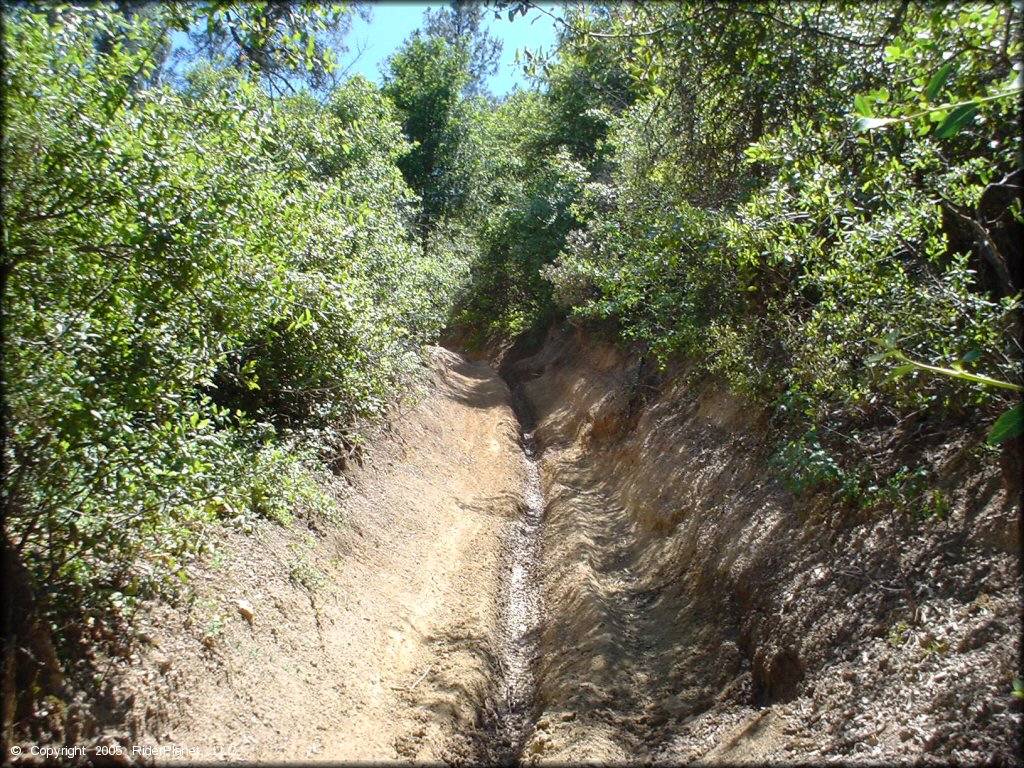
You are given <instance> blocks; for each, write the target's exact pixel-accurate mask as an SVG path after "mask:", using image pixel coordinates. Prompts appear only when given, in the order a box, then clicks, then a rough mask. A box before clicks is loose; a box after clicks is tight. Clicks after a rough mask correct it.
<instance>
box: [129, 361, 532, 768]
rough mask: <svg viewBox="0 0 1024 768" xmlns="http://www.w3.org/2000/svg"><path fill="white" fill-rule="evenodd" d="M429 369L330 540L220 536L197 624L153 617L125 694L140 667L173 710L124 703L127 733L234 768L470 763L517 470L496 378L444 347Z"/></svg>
mask: <svg viewBox="0 0 1024 768" xmlns="http://www.w3.org/2000/svg"><path fill="white" fill-rule="evenodd" d="M433 363H434V367H433V372H432V378H433V381H432V385H431V386H430V387H428V392H427V394H426V397H425V399H424V400H423V401H422V402H421V403H420V404H419V405H418V406H416V407H415V408H413V409H412V410H411V411H409V412H408V413H406V414H404V415H402V416H400V418H398V419H396V420H395V423H394V430H395V434H394V435H393V436H392V437H390V438H387V439H383V440H379V441H377V443H376V446H375V447H376V451H375V453H373V454H372V455H371V458H370V459H369V460H368V462H367V466H366V468H365V469H364V470H362V471H358V472H356V473H355V476H354V483H355V489H354V492H353V493H351V494H350V496H349V498H348V499H347V500H346V501H345V504H344V505H343V506H344V507H345V513H344V516H345V517H344V519H345V524H344V525H343V526H342V531H341V533H327V534H321V533H320V532H318V531H316V530H312V531H310V533H309V535H310V536H311V537H312V538H311V539H310V540H309V541H311V542H312V543H311V544H310V545H308V546H307V545H304V544H303V543H302V538H301V536H300V538H299V539H296V535H295V534H294V533H292V532H289V531H285V530H282V529H281V528H279V527H268V528H267V529H266V530H265V531H264V532H263V535H262V536H261V537H260V541H259V542H258V543H257V544H256V545H255V546H253V545H252V543H251V539H247V538H246V537H243V536H241V535H240V534H239V535H237V536H234V535H230V536H228V537H227V538H226V539H225V541H223V542H222V543H221V548H220V552H221V555H220V565H219V566H217V567H214V566H213V565H210V564H208V565H207V566H206V569H205V571H204V572H202V573H200V574H198V576H199V578H200V582H201V583H202V586H201V587H200V588H199V592H200V595H201V597H200V599H199V601H198V602H197V607H196V608H195V609H194V614H195V615H194V616H193V617H192V623H193V625H194V626H195V627H196V629H195V630H194V631H193V632H192V633H186V634H185V635H182V634H181V633H180V630H179V632H178V633H177V634H176V633H175V632H174V631H167V629H166V628H169V627H173V626H175V625H180V617H178V621H177V622H175V617H174V616H170V615H164V616H162V617H161V616H152V617H151V620H152V624H153V627H152V628H151V629H150V630H149V632H150V633H151V634H152V636H153V645H154V646H155V648H156V649H157V650H156V651H154V654H153V658H151V659H148V660H146V661H144V662H140V663H139V664H138V665H137V668H136V669H135V671H134V676H135V681H134V682H132V680H131V679H129V680H127V681H126V682H125V684H124V688H125V690H129V689H133V690H134V691H135V692H138V691H139V689H140V688H141V687H143V686H142V685H141V682H142V681H140V680H139V679H138V678H139V676H145V675H149V676H150V677H151V678H152V679H151V680H150V681H149V682H150V683H151V685H150V686H149V688H150V690H151V691H152V692H154V693H156V694H157V695H159V692H160V690H161V684H162V686H163V688H165V689H169V691H173V694H174V695H173V696H172V697H171V698H172V699H173V700H175V701H177V702H178V706H179V710H178V711H177V712H171V713H166V714H159V713H157V712H156V710H155V709H154V708H153V707H150V711H149V717H148V718H146V715H145V706H144V704H143V702H142V701H141V699H140V698H139V697H138V696H137V695H135V696H134V698H132V706H133V709H134V710H135V711H136V721H139V720H140V719H141V720H144V721H145V722H137V723H136V725H137V727H139V730H141V731H150V732H152V731H154V730H155V731H156V732H155V734H153V735H150V736H148V737H144V736H142V734H137V737H140V738H139V739H138V740H141V741H142V742H143V743H144V744H149V745H151V746H156V747H159V746H161V745H162V746H163V747H165V748H166V747H167V746H168V745H178V746H180V747H182V748H185V749H191V748H199V749H200V750H201V752H200V753H199V755H198V757H199V758H200V759H210V758H211V757H212V758H217V757H222V756H223V757H227V758H229V759H233V760H244V761H263V760H267V761H282V760H302V761H310V760H325V761H351V760H360V761H381V760H399V759H410V758H411V759H417V760H440V759H445V760H452V761H460V760H465V759H467V758H469V759H472V756H473V755H476V754H479V752H480V746H479V741H480V738H481V735H480V734H479V733H478V729H477V723H478V721H486V720H487V719H488V718H487V714H486V713H488V712H491V713H494V712H496V711H499V710H500V709H501V706H500V705H499V703H498V702H496V701H495V698H496V696H501V695H503V694H502V692H501V691H499V690H497V689H496V681H499V680H500V679H501V670H500V667H501V661H499V658H500V656H501V652H500V649H501V648H502V646H501V644H500V642H499V638H498V637H497V635H498V633H499V632H500V631H501V628H502V627H503V626H505V625H508V621H507V620H506V617H503V616H502V615H501V610H500V606H501V605H502V602H503V599H504V598H503V595H502V591H503V589H505V587H504V586H503V582H502V579H501V578H500V577H501V572H502V569H503V568H510V567H511V562H510V553H509V552H507V551H505V550H507V548H508V547H509V546H510V544H509V542H510V533H511V532H512V531H513V530H515V531H518V530H519V528H518V526H519V520H520V518H521V517H522V508H523V493H524V484H525V481H526V470H527V465H526V464H525V463H524V458H523V451H522V449H521V447H520V445H519V435H518V425H517V421H516V418H515V416H514V414H513V412H512V410H511V407H510V404H509V403H510V394H509V390H508V387H507V386H506V385H505V384H504V383H503V382H502V380H501V379H500V378H499V377H498V376H497V374H496V373H494V371H493V370H492V369H491V368H490V367H489V366H488V365H487V364H486V363H473V362H470V361H468V360H467V359H466V358H463V357H461V356H459V355H457V354H455V353H452V352H448V351H446V350H435V351H434V353H433ZM282 553H284V554H282ZM289 553H291V554H289ZM214 561H215V562H216V561H217V558H216V557H215V558H214ZM282 566H283V567H282ZM296 573H298V581H300V582H301V580H302V576H303V573H305V574H306V575H307V576H308V577H309V578H308V579H307V581H311V582H313V589H312V590H308V589H302V588H300V586H299V585H298V584H296V583H295V582H296V580H297V579H296V578H295V576H296ZM307 586H309V584H307ZM239 600H243V601H245V605H246V607H251V609H252V614H253V621H252V626H251V627H250V626H249V624H248V623H247V621H246V620H245V617H244V616H243V615H242V613H241V611H240V609H239V608H238V603H237V601H239ZM513 618H514V617H513ZM519 619H522V617H521V616H520V617H519ZM211 622H212V623H213V624H214V625H215V627H216V629H217V631H216V633H215V634H214V636H213V640H212V641H211V640H210V632H209V631H208V629H209V627H210V625H211ZM161 627H164V629H163V630H162V629H160V628H161ZM200 627H205V628H206V630H202V629H200ZM204 639H205V642H206V645H207V646H209V647H202V643H203V642H204ZM154 667H156V669H154ZM129 677H130V675H129ZM154 681H155V683H156V684H155V685H154ZM165 692H167V691H165ZM113 698H114V699H116V698H117V694H116V692H115V693H114V694H113ZM154 698H155V697H154ZM491 719H492V720H493V719H494V718H493V717H492V718H491ZM142 726H145V727H142ZM130 740H132V741H136V739H130ZM165 756H166V753H165ZM193 756H195V755H193Z"/></svg>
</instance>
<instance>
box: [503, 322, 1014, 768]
mask: <svg viewBox="0 0 1024 768" xmlns="http://www.w3.org/2000/svg"><path fill="white" fill-rule="evenodd" d="M509 370H510V373H511V374H512V375H513V376H518V377H520V378H521V380H523V381H524V384H523V386H524V391H525V395H526V398H527V400H528V401H529V402H530V404H531V405H532V407H533V409H534V412H535V416H536V419H537V439H538V441H539V443H540V445H541V448H542V449H543V451H544V453H543V459H542V462H541V478H542V487H543V490H544V492H545V495H546V497H547V507H546V520H545V524H544V528H543V535H542V543H543V559H542V573H543V579H542V593H543V599H544V603H545V606H546V609H547V614H546V617H545V623H544V627H543V630H542V633H541V638H540V661H539V666H538V672H537V677H538V693H537V695H538V710H539V716H538V720H537V723H536V730H535V731H534V733H533V735H532V737H531V739H530V740H529V742H528V743H527V745H526V749H525V757H526V759H527V760H528V761H531V762H539V763H548V764H566V763H578V762H598V763H613V764H621V763H633V762H641V763H642V762H647V761H652V762H654V763H656V764H681V763H689V762H694V761H697V762H702V763H712V764H714V763H725V764H736V763H743V762H749V763H755V764H764V763H768V762H770V763H778V762H802V763H810V764H816V763H819V762H831V761H843V762H849V761H865V760H867V761H871V760H873V761H882V762H884V763H891V762H895V761H899V762H905V761H924V762H929V761H936V762H947V761H950V760H952V761H957V762H966V763H978V762H984V761H995V762H1007V763H1013V762H1015V761H1016V760H1017V759H1018V757H1019V754H1020V753H1019V748H1020V741H1019V728H1020V725H1021V706H1020V704H1021V702H1020V701H1019V700H1018V699H1015V698H1014V697H1013V696H1012V685H1011V681H1012V678H1013V677H1014V676H1019V674H1020V667H1019V656H1018V652H1019V638H1020V635H1021V620H1020V615H1021V608H1022V601H1021V580H1020V559H1019V544H1018V542H1019V539H1018V538H1017V525H1018V521H1019V515H1020V506H1019V496H1017V493H1016V491H1015V490H1014V487H1013V486H1012V485H1010V486H1009V487H1007V486H1006V485H1005V484H1004V483H1003V482H1002V481H1001V480H1000V469H999V467H998V465H996V463H995V462H992V461H989V462H988V464H987V465H981V466H979V463H978V462H977V461H969V460H967V457H966V456H965V455H964V453H963V452H964V446H962V445H958V444H957V443H956V442H949V441H948V438H947V441H946V442H941V441H936V442H935V443H934V444H933V445H931V446H930V447H926V448H924V449H922V448H920V447H919V446H916V445H915V446H913V447H912V448H913V450H916V451H918V453H917V454H916V455H915V456H913V457H912V460H913V461H916V462H920V463H924V462H929V463H931V464H932V465H934V466H939V467H943V470H942V471H941V474H940V475H939V476H940V477H941V487H942V489H943V492H944V493H945V494H946V498H948V499H949V501H950V510H949V513H948V514H947V515H946V516H945V517H944V518H943V519H926V520H915V519H913V518H912V516H911V515H910V514H908V510H899V509H898V510H892V511H886V512H880V511H876V510H869V514H859V515H858V514H851V513H849V512H844V510H843V509H842V508H841V507H839V506H838V505H836V504H835V503H833V502H832V501H831V499H830V498H829V497H828V495H827V494H820V495H818V496H813V497H806V498H802V497H799V496H796V495H794V494H792V493H789V492H788V491H786V490H785V489H784V488H783V486H782V484H781V482H780V481H779V480H778V479H777V478H776V474H777V470H775V469H773V468H772V465H771V463H770V461H769V459H770V456H771V454H772V450H773V444H772V442H771V438H769V437H768V436H767V429H766V426H767V424H766V418H765V415H764V414H763V413H761V412H759V411H758V410H757V409H754V408H751V407H749V406H747V405H744V404H743V403H742V402H741V401H740V400H738V399H737V398H735V397H732V396H729V395H728V394H725V393H724V390H723V388H722V387H721V386H720V385H716V383H715V382H711V381H704V382H697V383H695V384H692V385H689V386H688V385H687V384H686V383H685V382H686V378H685V376H677V375H665V376H663V377H662V378H661V383H660V384H659V385H658V386H657V387H654V386H649V385H648V382H647V381H646V380H644V378H643V376H642V371H641V369H640V358H639V357H638V356H636V355H632V354H630V353H629V352H627V351H624V350H622V349H620V348H616V347H614V346H612V345H610V344H604V343H601V342H599V341H597V340H595V339H594V338H593V337H588V336H587V335H586V334H583V333H577V334H575V335H574V334H573V333H567V332H564V331H560V330H557V329H556V330H554V331H553V332H552V334H551V335H550V337H549V339H548V342H547V343H546V344H545V345H544V347H543V349H542V350H541V351H540V352H539V353H538V354H537V355H535V356H533V357H531V358H526V359H523V360H520V361H518V362H517V363H515V364H513V365H511V366H510V369H509ZM675 373H676V374H679V373H683V372H681V371H676V372H675Z"/></svg>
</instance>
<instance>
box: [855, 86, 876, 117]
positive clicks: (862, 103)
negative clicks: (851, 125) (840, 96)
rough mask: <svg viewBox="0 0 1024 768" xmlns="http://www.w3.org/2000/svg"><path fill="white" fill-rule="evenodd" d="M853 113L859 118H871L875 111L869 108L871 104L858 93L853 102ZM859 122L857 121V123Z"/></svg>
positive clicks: (865, 97)
mask: <svg viewBox="0 0 1024 768" xmlns="http://www.w3.org/2000/svg"><path fill="white" fill-rule="evenodd" d="M853 112H854V114H856V115H860V116H861V117H871V116H873V115H874V114H875V111H874V110H873V109H872V108H871V102H870V101H868V98H867V96H865V95H864V94H863V93H858V94H857V96H856V98H854V100H853ZM858 122H859V121H858Z"/></svg>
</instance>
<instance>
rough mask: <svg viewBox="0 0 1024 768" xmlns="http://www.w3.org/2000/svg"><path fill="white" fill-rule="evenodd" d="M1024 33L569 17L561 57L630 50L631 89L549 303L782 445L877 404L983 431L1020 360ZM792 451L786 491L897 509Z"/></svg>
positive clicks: (887, 14)
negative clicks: (636, 347) (692, 385)
mask: <svg viewBox="0 0 1024 768" xmlns="http://www.w3.org/2000/svg"><path fill="white" fill-rule="evenodd" d="M1019 22H1020V9H1019V8H1016V7H1009V6H998V5H985V4H977V5H972V6H969V7H965V8H924V7H918V6H914V5H907V4H902V5H886V4H883V3H878V4H872V5H871V6H870V7H868V6H864V7H856V6H849V5H842V6H837V5H831V4H800V6H799V8H797V9H796V10H794V9H793V8H791V7H790V6H788V5H784V4H770V3H769V4H760V5H758V6H756V7H755V6H746V7H743V6H728V7H726V6H721V5H711V4H702V3H695V4H692V5H690V4H688V5H686V6H676V5H669V4H665V5H661V6H656V7H652V8H646V7H645V8H643V9H635V8H631V7H623V8H621V9H612V10H611V11H610V12H609V14H608V17H607V18H606V19H605V20H604V21H600V20H598V21H597V22H595V23H590V22H588V21H587V20H586V19H580V18H572V17H570V18H569V20H568V21H567V24H568V25H569V27H570V30H569V32H568V33H567V38H568V40H569V42H567V43H564V44H563V48H564V47H565V46H566V45H570V46H573V47H572V50H573V52H574V55H582V54H578V53H577V52H579V51H585V50H586V49H587V48H593V47H601V46H604V47H606V48H607V49H614V50H617V51H620V52H621V51H623V50H624V48H623V46H626V49H628V51H629V53H628V55H626V56H625V58H624V63H623V66H624V68H625V69H626V70H627V71H628V72H630V73H631V77H632V78H633V81H634V84H633V85H632V86H631V87H632V88H633V89H635V90H636V91H637V92H638V93H640V94H642V96H641V98H640V99H639V101H637V102H636V103H635V104H634V105H633V106H632V107H631V108H630V109H629V110H628V111H626V112H625V113H623V114H622V115H621V116H619V117H618V118H614V119H612V120H611V121H610V122H609V126H610V128H611V130H610V133H609V134H608V136H607V138H606V140H605V143H604V145H603V146H604V147H605V152H606V153H607V155H606V156H607V157H608V158H610V159H611V160H612V161H613V163H612V173H611V178H610V179H609V180H604V179H601V180H597V179H595V180H593V181H592V182H591V183H589V184H588V185H587V186H586V192H585V194H584V195H583V197H582V199H581V200H580V201H579V202H578V203H577V205H576V207H575V209H574V211H575V215H576V216H577V218H578V219H579V220H580V221H582V222H585V226H584V228H583V229H581V230H579V231H576V232H574V233H572V235H571V236H570V237H569V238H568V240H567V245H566V247H565V249H563V251H562V253H561V254H560V255H559V256H558V258H557V259H556V260H555V262H554V263H553V264H552V265H551V266H549V267H547V268H546V269H545V271H544V274H545V276H546V277H547V278H548V279H549V280H551V281H552V283H553V295H554V297H555V298H556V299H557V300H558V301H559V302H560V304H561V305H562V306H563V307H564V308H565V309H567V310H569V311H570V312H571V313H572V316H573V317H575V318H577V319H578V321H588V320H605V321H614V322H615V323H616V324H617V325H618V327H619V328H620V329H621V333H622V335H623V336H624V338H626V339H635V340H639V341H642V342H645V343H646V344H647V345H648V346H649V348H650V349H651V350H652V351H653V352H654V353H655V354H656V355H657V357H659V358H660V359H661V360H663V361H664V360H666V359H667V358H669V357H671V356H679V355H682V356H686V357H689V358H690V359H691V360H693V361H694V362H695V363H696V364H697V366H698V369H699V370H703V371H704V372H707V373H711V374H714V375H717V376H719V377H721V378H722V379H724V380H725V381H727V382H728V383H729V384H730V385H731V386H732V387H733V388H734V389H735V390H737V391H738V392H740V393H743V394H745V395H747V396H750V397H753V398H755V399H757V400H760V401H762V402H765V403H769V404H774V405H775V407H776V412H777V413H778V415H779V416H780V417H782V418H781V421H780V424H787V425H788V427H787V428H788V429H790V430H792V431H794V432H795V433H796V434H801V433H803V432H806V431H807V430H808V429H809V428H810V429H811V432H809V433H808V434H814V430H817V429H822V430H827V429H836V428H838V427H840V426H842V425H844V424H845V425H847V426H849V425H856V424H866V423H869V422H871V421H872V420H874V419H876V418H878V417H879V416H880V415H881V414H886V418H895V419H897V420H898V419H900V418H902V417H904V416H905V415H908V414H910V413H914V412H918V413H920V412H929V411H931V412H935V413H938V414H947V415H948V414H955V413H963V412H976V413H978V414H979V415H980V416H981V417H982V418H994V415H995V414H998V413H1000V412H1001V411H1003V410H1005V409H1006V408H1007V407H1008V405H1010V404H1011V403H1010V402H1009V395H1010V389H1015V388H1016V387H1017V386H1018V385H1017V384H1014V383H1012V382H1015V381H1019V375H1020V361H1021V349H1020V346H1019V342H1018V335H1019V328H1020V308H1021V303H1020V297H1019V290H1020V286H1021V284H1022V281H1024V273H1021V271H1020V269H1019V267H1016V268H1015V267H1014V265H1015V264H1019V263H1020V262H1021V259H1022V253H1021V250H1020V241H1021V237H1020V236H1021V234H1022V233H1024V230H1022V228H1021V225H1022V223H1024V217H1022V215H1021V206H1020V201H1019V195H1015V193H1014V190H1015V189H1017V185H1018V184H1019V170H1018V165H1017V158H1018V157H1019V155H1020V152H1021V148H1022V145H1021V139H1020V136H1019V131H1018V130H1017V129H1018V126H1017V122H1016V113H1015V102H1016V101H1017V100H1018V95H1015V94H1019V86H1018V85H1017V84H1016V83H1017V80H1018V78H1019V76H1018V74H1017V72H1016V71H1015V70H1013V69H1012V65H1013V62H1014V61H1017V60H1019V58H1020V53H1021V42H1020V38H1019V36H1018V35H1017V34H1016V33H1015V30H1016V29H1017V27H1018V25H1019ZM883 52H884V55H879V54H881V53H883ZM851 108H852V112H853V116H854V120H851V119H850V117H849V114H848V113H849V112H850V111H851ZM740 169H742V170H740ZM889 334H895V336H896V337H898V338H899V339H901V349H902V352H901V354H905V356H906V360H907V361H914V364H913V368H912V369H910V368H907V369H903V368H901V369H897V374H902V375H891V373H890V371H889V370H888V367H887V366H885V365H883V364H882V363H883V361H882V358H880V357H879V356H877V355H875V353H876V352H877V348H876V347H875V344H874V343H873V342H872V339H873V338H881V337H886V336H888V335H889ZM918 361H926V362H918ZM934 372H939V373H944V372H952V373H950V374H949V375H946V376H931V375H927V374H930V373H934ZM957 378H959V379H967V380H969V381H972V382H974V383H976V384H982V385H987V384H991V383H992V382H994V381H998V382H1001V383H1002V384H1003V385H1005V386H963V384H962V383H961V382H958V381H957ZM1007 387H1008V388H1010V389H1007ZM797 403H799V405H795V404H797ZM1016 414H1019V411H1017V410H1016V409H1014V410H1012V411H1010V412H1009V413H1008V414H1007V415H1005V416H1002V417H1000V419H999V421H998V422H997V423H998V429H997V430H996V431H995V435H996V437H997V438H1001V439H1010V438H1009V436H1010V435H1013V434H1015V433H1016V431H1017V430H1018V429H1019V426H1020V425H1019V415H1016ZM1004 419H1005V420H1004ZM808 440H809V438H806V439H805V438H799V439H795V440H794V441H793V442H791V443H790V444H789V446H788V448H787V449H786V450H784V451H783V452H782V454H783V464H784V465H786V466H789V467H791V468H792V469H793V472H792V477H793V482H794V487H795V488H797V489H799V490H802V491H807V492H810V491H812V490H814V489H823V488H826V487H828V488H834V489H839V490H838V491H837V492H840V495H842V496H846V497H848V499H849V500H850V501H851V503H852V502H853V501H855V499H856V498H857V497H858V496H859V497H862V498H864V499H873V498H881V497H886V498H888V496H892V497H893V498H895V496H893V494H891V493H889V492H883V491H882V490H878V489H880V488H883V489H884V487H887V486H886V485H885V483H882V484H881V485H880V484H879V483H880V481H879V480H878V479H877V478H876V477H875V475H876V474H877V473H875V472H874V470H872V469H871V468H870V467H868V468H866V469H865V470H864V471H863V472H862V471H861V470H856V471H855V470H853V469H851V468H849V467H847V468H845V469H844V468H843V467H841V466H840V465H839V464H836V463H834V462H833V460H832V458H831V456H832V455H833V454H832V453H830V452H829V451H826V450H825V449H823V448H821V446H817V445H816V443H814V441H810V442H808ZM854 453H855V451H854ZM836 455H838V454H836ZM858 473H859V474H858ZM892 482H894V483H895V484H896V486H898V487H899V488H902V489H903V490H900V491H899V492H898V493H896V492H893V493H896V496H899V497H900V498H904V497H905V498H906V499H916V501H914V504H915V505H917V506H918V507H921V508H925V507H927V506H928V505H930V508H936V509H937V508H938V507H941V506H942V504H941V503H938V502H935V503H932V502H928V501H927V500H926V499H925V498H924V496H923V495H922V494H923V493H924V491H923V490H920V489H917V488H916V487H914V488H911V487H910V485H912V484H910V485H907V483H909V480H908V481H906V482H904V481H903V480H893V481H892ZM904 486H906V487H904ZM844 488H845V489H846V490H842V489H844ZM886 494H888V496H886ZM919 497H920V498H919ZM890 501H891V499H890ZM922 505H924V506H922Z"/></svg>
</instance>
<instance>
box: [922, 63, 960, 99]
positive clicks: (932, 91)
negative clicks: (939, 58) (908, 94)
mask: <svg viewBox="0 0 1024 768" xmlns="http://www.w3.org/2000/svg"><path fill="white" fill-rule="evenodd" d="M952 71H953V62H952V61H949V62H946V63H945V64H943V65H942V67H941V68H940V69H939V71H938V72H936V73H935V74H934V75H932V79H931V80H929V81H928V85H927V86H926V87H925V89H924V97H925V98H926V99H928V101H933V100H934V99H935V97H936V96H938V94H939V91H941V90H942V86H944V85H945V84H946V80H947V79H948V78H949V73H950V72H952Z"/></svg>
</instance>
